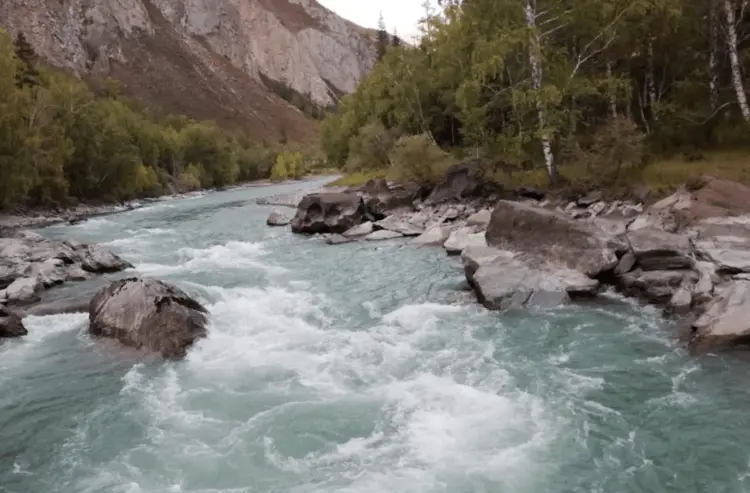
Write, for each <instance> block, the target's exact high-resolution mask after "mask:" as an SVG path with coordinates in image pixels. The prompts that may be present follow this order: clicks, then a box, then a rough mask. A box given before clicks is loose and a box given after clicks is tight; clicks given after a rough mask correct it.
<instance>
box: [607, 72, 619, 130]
mask: <svg viewBox="0 0 750 493" xmlns="http://www.w3.org/2000/svg"><path fill="white" fill-rule="evenodd" d="M607 78H608V79H609V80H610V82H612V62H610V61H607ZM609 111H610V112H611V113H612V118H617V99H616V98H615V94H614V93H611V94H610V95H609Z"/></svg>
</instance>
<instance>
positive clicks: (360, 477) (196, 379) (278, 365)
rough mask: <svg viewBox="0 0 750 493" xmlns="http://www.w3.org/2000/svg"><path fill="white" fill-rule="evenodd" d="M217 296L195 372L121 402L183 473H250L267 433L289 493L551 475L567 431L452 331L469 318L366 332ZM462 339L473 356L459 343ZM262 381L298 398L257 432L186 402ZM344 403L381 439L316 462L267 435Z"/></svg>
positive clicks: (301, 308)
mask: <svg viewBox="0 0 750 493" xmlns="http://www.w3.org/2000/svg"><path fill="white" fill-rule="evenodd" d="M206 290H207V292H208V293H209V294H210V296H211V297H212V298H214V299H217V300H218V301H216V302H215V303H213V304H212V305H210V311H211V320H212V321H211V328H210V333H209V336H208V338H207V339H205V340H202V341H200V342H199V343H198V344H197V345H196V346H195V347H194V348H193V350H192V351H191V352H190V353H189V355H188V358H187V360H186V361H185V362H184V363H183V364H182V365H170V366H168V367H167V368H165V369H164V370H163V371H161V372H159V374H158V375H157V376H153V375H151V376H149V375H147V373H146V370H145V367H144V366H143V365H136V366H134V367H133V368H132V369H131V370H130V371H129V372H128V373H127V374H126V376H125V377H124V379H123V389H122V395H124V396H129V397H131V398H135V399H136V400H137V401H138V402H139V403H140V404H139V406H140V407H141V412H142V413H145V414H144V416H145V419H146V421H147V426H148V429H149V431H148V436H149V437H150V443H149V444H148V448H149V449H150V450H151V452H152V453H154V454H159V455H164V456H165V457H172V459H173V460H176V461H177V462H178V463H180V464H183V465H184V464H186V463H193V462H195V463H196V464H198V463H199V462H200V463H202V464H203V466H206V464H205V462H206V461H208V463H209V465H210V463H213V462H217V463H218V461H228V460H231V461H233V462H240V463H241V462H242V461H243V460H249V458H243V457H244V455H237V454H247V453H249V452H248V447H252V444H253V442H254V440H257V439H251V437H254V436H258V433H260V436H261V437H262V439H261V442H260V443H261V444H262V447H263V456H264V457H265V459H266V460H267V461H268V463H269V466H273V467H275V468H276V469H277V473H276V474H278V475H279V477H280V478H287V479H285V480H286V481H289V487H288V488H285V489H282V490H277V491H299V492H303V491H304V492H318V491H320V492H323V491H340V492H355V491H356V492H365V493H366V492H378V493H379V492H386V491H389V492H393V491H399V492H402V491H404V492H411V491H413V492H427V491H450V490H446V489H445V485H446V484H448V485H449V484H459V483H461V481H462V480H463V479H465V478H467V477H468V478H474V479H475V480H477V481H480V482H484V483H487V484H494V485H500V486H502V488H503V490H504V491H512V490H513V489H517V488H520V487H521V486H522V485H523V484H526V483H527V482H529V481H533V480H534V479H535V478H539V477H541V476H544V475H545V474H546V473H547V472H548V471H549V468H546V470H545V468H544V467H542V464H541V463H538V461H537V460H536V457H537V456H538V455H539V454H543V453H544V451H545V450H546V448H547V447H548V445H549V443H550V441H551V440H553V439H554V438H555V435H556V430H557V429H559V427H560V424H559V423H558V419H557V418H556V417H553V416H551V415H550V413H549V412H548V410H547V409H545V406H544V403H543V402H542V400H541V399H540V398H538V397H535V396H532V395H530V394H527V393H524V392H520V391H518V390H515V389H514V387H513V385H512V382H510V381H509V378H508V376H507V373H505V372H504V371H503V370H502V369H501V368H499V366H497V364H496V363H488V361H489V358H488V355H491V353H492V351H493V347H492V343H491V342H489V341H477V340H474V339H472V338H471V335H470V328H467V327H450V328H449V327H447V326H446V325H445V323H446V317H451V316H454V315H457V314H458V315H460V314H461V312H462V310H466V308H465V307H461V306H451V305H441V304H434V303H425V304H414V305H406V306H402V307H400V308H398V309H396V310H393V311H390V312H388V313H386V314H384V315H383V316H382V318H381V319H380V321H379V322H378V323H377V324H376V325H374V326H372V327H369V328H367V329H366V330H362V331H353V330H347V329H346V327H341V326H337V325H336V324H335V321H333V320H330V319H329V317H328V315H327V313H326V312H327V309H326V308H327V303H330V302H329V301H328V300H326V299H325V298H324V297H322V296H316V295H313V294H312V293H309V292H305V291H298V290H289V289H283V288H268V289H260V288H234V289H225V288H219V287H213V288H206ZM454 331H455V332H454ZM454 338H458V339H459V340H463V341H466V342H467V344H470V345H471V347H466V348H464V349H459V348H457V347H456V345H449V344H447V342H449V341H450V340H453V339H454ZM441 342H442V343H443V344H440V343H441ZM488 364H490V365H494V366H493V367H490V368H485V366H486V365H488ZM454 373H455V374H454ZM259 375H266V377H267V378H270V380H268V381H267V382H265V384H264V386H263V389H264V390H263V391H264V392H271V393H275V394H276V395H278V396H280V397H282V398H284V399H285V400H284V402H282V403H280V404H278V405H275V406H273V407H271V408H270V409H267V410H266V411H261V412H259V413H256V414H251V415H248V417H247V419H246V420H240V421H232V420H229V421H228V420H227V418H226V417H221V409H220V408H219V407H220V406H221V403H220V402H216V403H213V405H208V406H204V407H202V408H199V409H196V408H191V407H190V406H189V405H188V404H187V402H188V401H189V397H190V396H191V395H198V394H200V393H201V392H207V391H210V390H211V389H213V390H214V391H220V392H221V393H222V394H224V395H242V393H243V392H246V391H247V390H246V381H247V380H248V379H251V380H252V379H254V378H255V379H257V378H258V376H259ZM256 383H258V382H256ZM290 384H291V385H292V386H291V387H290V386H289V385H290ZM290 389H291V390H290ZM295 396H296V398H297V400H295ZM300 399H301V400H300ZM338 403H342V404H344V403H348V405H364V406H370V407H373V406H374V411H375V415H379V416H380V417H379V418H378V419H377V422H376V423H375V424H374V426H375V429H374V430H373V431H372V432H371V433H369V434H366V435H363V436H354V437H351V438H349V439H346V440H345V441H343V442H340V443H336V442H330V443H328V444H327V445H326V446H324V447H322V448H321V449H320V450H315V451H312V452H309V453H307V454H306V455H304V456H303V457H295V456H290V455H287V454H286V453H284V452H282V451H280V449H279V448H278V444H277V443H276V439H275V438H274V437H273V436H270V435H268V434H267V431H266V430H270V429H272V428H268V427H269V426H270V425H269V423H274V424H273V426H274V427H278V426H281V427H283V426H284V423H285V420H286V419H288V418H287V417H286V416H287V414H288V413H289V412H292V411H293V410H295V409H296V410H297V412H312V411H313V410H314V409H315V408H316V406H319V405H324V406H333V409H336V406H337V405H339V404H338ZM215 406H217V407H215ZM334 412H336V411H334ZM276 420H278V423H277V422H276ZM310 431H311V432H313V431H315V430H310ZM197 436H203V437H205V436H214V437H215V439H211V440H208V441H206V440H201V439H196V438H195V437H197ZM122 461H127V457H126V456H121V457H119V458H118V462H116V463H112V464H110V465H109V466H107V467H104V468H103V469H102V470H101V477H100V478H99V479H100V480H101V482H97V483H96V484H100V485H102V484H111V479H112V478H111V476H110V475H111V474H114V473H115V471H119V472H118V474H122V471H123V467H124V466H123V464H122ZM126 469H127V468H125V470H126ZM290 475H291V476H290ZM128 480H129V481H135V482H136V483H137V484H138V485H140V486H141V490H136V489H133V490H132V491H144V492H145V491H148V492H155V491H167V485H166V484H162V487H161V488H158V489H157V488H149V487H147V486H146V483H145V480H143V479H139V478H138V477H130V476H128V475H125V476H124V477H122V478H121V481H123V482H126V481H128ZM280 480H281V479H280ZM164 481H167V479H166V478H165V479H164ZM247 484H248V485H249V484H252V478H247ZM171 487H174V485H172V486H171ZM182 487H186V485H183V486H182ZM91 491H93V490H91ZM190 491H197V489H195V490H194V489H190ZM201 491H204V490H201ZM206 491H208V490H206ZM212 491H222V492H224V491H230V490H228V489H216V490H212ZM236 491H254V490H253V489H252V488H250V487H248V488H247V489H237V490H236Z"/></svg>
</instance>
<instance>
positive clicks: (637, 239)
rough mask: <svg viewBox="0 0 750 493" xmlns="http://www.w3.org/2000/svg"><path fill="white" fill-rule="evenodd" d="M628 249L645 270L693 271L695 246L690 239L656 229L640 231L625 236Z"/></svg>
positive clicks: (639, 265)
mask: <svg viewBox="0 0 750 493" xmlns="http://www.w3.org/2000/svg"><path fill="white" fill-rule="evenodd" d="M625 237H626V240H627V243H628V248H629V249H630V250H631V251H632V252H633V253H634V254H635V257H636V262H637V265H638V267H639V268H641V269H643V270H671V269H692V268H693V267H694V266H695V260H694V259H693V245H692V244H691V243H690V238H688V237H687V236H685V235H677V234H672V233H667V232H665V231H659V230H655V229H639V230H636V231H631V232H629V233H627V234H626V235H625Z"/></svg>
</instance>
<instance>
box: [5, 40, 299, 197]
mask: <svg viewBox="0 0 750 493" xmlns="http://www.w3.org/2000/svg"><path fill="white" fill-rule="evenodd" d="M281 146H282V144H281V143H280V144H279V146H275V147H274V146H270V145H262V144H259V143H256V142H252V141H251V140H250V139H249V138H248V137H246V136H244V135H241V134H236V133H233V134H230V133H228V132H226V131H224V130H222V129H220V128H219V127H218V126H216V125H215V124H213V123H211V122H201V121H194V120H191V119H188V118H186V117H183V116H167V117H158V116H155V115H154V114H152V113H151V112H149V111H148V110H147V109H145V108H142V107H140V106H138V105H137V104H135V103H134V102H132V101H129V100H127V99H125V98H123V97H122V96H121V95H120V92H119V90H118V84H117V82H116V81H114V80H112V79H108V80H106V81H101V82H99V83H93V84H91V86H90V87H89V86H87V85H86V84H84V83H83V82H82V81H79V80H77V79H74V78H73V77H70V76H68V75H66V74H64V73H62V72H60V71H57V70H52V69H48V68H45V67H43V66H42V65H41V64H39V63H38V62H37V59H36V55H35V53H34V50H33V49H32V47H31V46H30V45H29V43H28V42H27V41H26V40H25V38H24V36H23V35H22V34H19V35H18V36H17V37H16V38H15V40H14V39H13V38H12V36H11V35H10V34H9V33H7V32H5V31H2V30H0V177H2V179H0V210H1V209H10V208H14V207H18V206H28V207H66V206H70V205H72V204H73V203H75V202H79V201H85V202H92V201H93V202H115V201H123V200H129V199H133V198H136V197H149V196H156V195H161V194H164V193H171V192H175V191H192V190H197V189H203V188H212V187H217V188H218V187H224V186H227V185H231V184H234V183H237V182H244V181H250V180H257V179H265V178H270V177H272V175H273V177H274V178H286V177H288V176H291V177H298V176H301V175H303V174H305V173H306V172H308V171H310V162H309V159H308V160H305V159H304V158H303V156H302V155H301V154H299V153H294V152H289V151H284V150H282V149H281Z"/></svg>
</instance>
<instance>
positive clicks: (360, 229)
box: [343, 221, 374, 238]
mask: <svg viewBox="0 0 750 493" xmlns="http://www.w3.org/2000/svg"><path fill="white" fill-rule="evenodd" d="M373 231H374V226H373V224H372V223H371V222H370V221H367V222H364V223H362V224H358V225H356V226H354V227H353V228H350V229H348V230H346V231H344V233H343V236H344V237H346V238H351V237H355V236H366V235H369V234H370V233H372V232H373Z"/></svg>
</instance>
